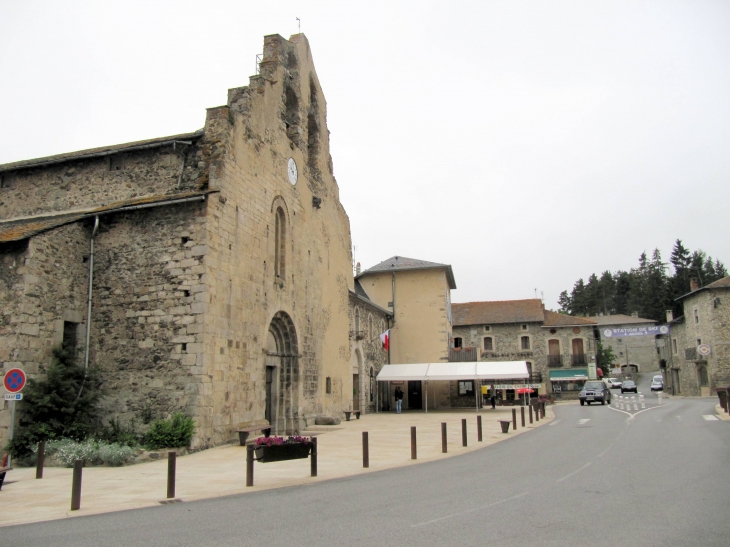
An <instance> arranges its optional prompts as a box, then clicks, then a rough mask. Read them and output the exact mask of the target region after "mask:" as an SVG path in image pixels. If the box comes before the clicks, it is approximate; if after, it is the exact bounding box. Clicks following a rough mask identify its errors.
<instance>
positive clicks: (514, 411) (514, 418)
mask: <svg viewBox="0 0 730 547" xmlns="http://www.w3.org/2000/svg"><path fill="white" fill-rule="evenodd" d="M515 429H517V409H516V408H513V409H512V430H513V431H514V430H515Z"/></svg>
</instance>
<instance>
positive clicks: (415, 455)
mask: <svg viewBox="0 0 730 547" xmlns="http://www.w3.org/2000/svg"><path fill="white" fill-rule="evenodd" d="M411 459H412V460H416V459H418V452H417V450H416V426H415V425H414V426H411Z"/></svg>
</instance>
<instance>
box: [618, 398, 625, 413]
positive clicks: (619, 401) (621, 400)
mask: <svg viewBox="0 0 730 547" xmlns="http://www.w3.org/2000/svg"><path fill="white" fill-rule="evenodd" d="M618 407H619V408H620V409H621V410H623V409H624V396H623V395H619V396H618Z"/></svg>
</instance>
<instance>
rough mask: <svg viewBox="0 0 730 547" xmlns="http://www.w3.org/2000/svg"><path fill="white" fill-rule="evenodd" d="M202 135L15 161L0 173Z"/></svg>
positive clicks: (190, 134) (184, 135)
mask: <svg viewBox="0 0 730 547" xmlns="http://www.w3.org/2000/svg"><path fill="white" fill-rule="evenodd" d="M202 135H203V130H202V129H201V130H199V131H195V132H193V133H182V134H180V135H171V136H169V137H157V138H154V139H147V140H144V141H135V142H127V143H124V144H113V145H110V146H101V147H99V148H89V149H87V150H79V151H77V152H67V153H65V154H56V155H55V156H46V157H44V158H34V159H31V160H23V161H16V162H13V163H6V164H3V165H0V172H3V171H15V170H17V169H29V168H31V167H40V166H44V165H52V164H55V163H63V162H65V161H71V160H82V159H86V158H95V157H99V156H107V155H109V154H116V153H118V152H125V151H126V152H131V151H133V150H142V149H145V148H157V147H160V146H164V145H166V144H170V143H173V142H175V141H185V140H191V139H197V138H199V137H201V136H202Z"/></svg>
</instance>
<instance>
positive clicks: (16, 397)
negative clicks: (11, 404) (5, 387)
mask: <svg viewBox="0 0 730 547" xmlns="http://www.w3.org/2000/svg"><path fill="white" fill-rule="evenodd" d="M5 400H6V401H22V400H23V394H22V393H6V394H5Z"/></svg>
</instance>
